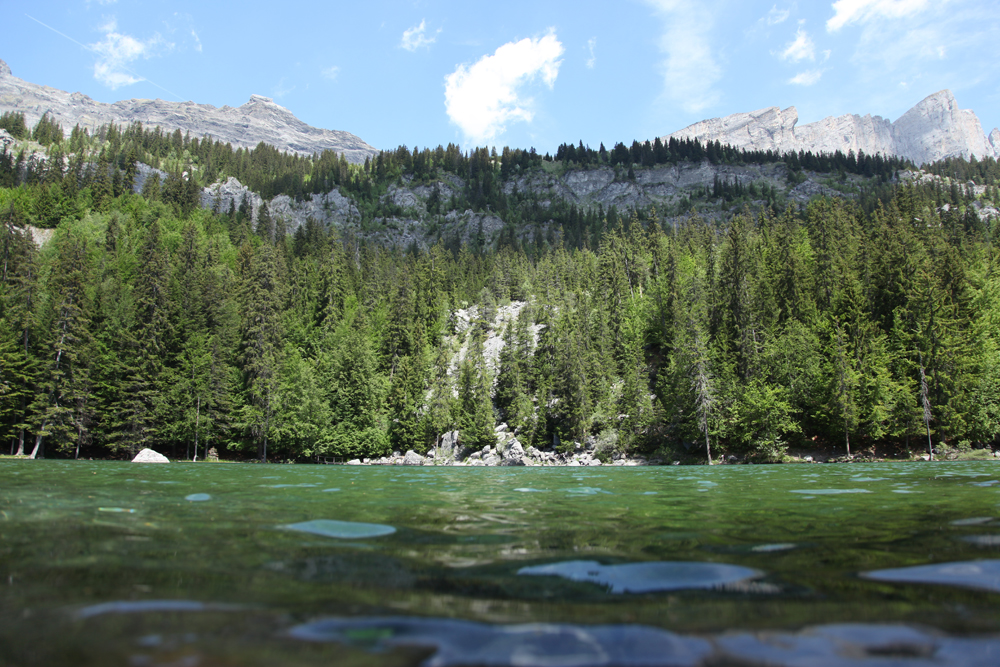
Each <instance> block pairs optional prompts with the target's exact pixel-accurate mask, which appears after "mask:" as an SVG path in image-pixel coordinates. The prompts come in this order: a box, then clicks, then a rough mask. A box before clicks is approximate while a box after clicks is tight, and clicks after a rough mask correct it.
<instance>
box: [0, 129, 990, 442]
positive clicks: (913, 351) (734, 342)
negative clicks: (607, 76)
mask: <svg viewBox="0 0 1000 667" xmlns="http://www.w3.org/2000/svg"><path fill="white" fill-rule="evenodd" d="M101 154H103V155H104V157H103V158H101V157H100V155H101ZM407 154H408V155H409V156H410V158H411V160H412V159H413V155H414V154H413V153H410V152H408V153H407ZM417 155H418V157H419V155H420V153H418V154H417ZM445 155H446V156H447V155H448V152H447V151H445ZM458 155H459V154H457V153H455V154H453V157H455V159H458V157H457V156H458ZM523 155H525V154H524V153H522V156H523ZM527 155H528V156H529V158H528V159H529V160H533V159H537V158H535V157H530V156H531V153H530V152H529V153H527ZM397 158H398V159H399V160H401V161H402V160H403V159H404V158H403V156H402V155H401V154H400V155H398V156H396V157H393V158H392V159H391V160H390V161H387V160H386V158H384V157H383V159H382V160H381V163H382V167H381V168H383V169H385V168H387V167H386V165H387V164H389V165H390V166H391V165H394V164H398V163H396V162H393V161H394V160H396V159H397ZM115 159H116V157H115V155H114V152H113V151H112V150H110V149H109V148H108V146H104V149H103V150H102V151H101V152H100V153H99V154H98V162H97V163H96V164H88V165H84V166H82V167H81V175H80V176H79V177H77V178H69V177H66V174H65V173H64V174H63V178H62V179H58V178H55V177H49V176H47V175H42V176H39V177H37V178H36V180H34V181H30V182H27V183H22V184H20V185H19V186H18V187H16V188H12V187H5V188H0V260H2V265H0V436H2V437H3V438H4V439H5V440H4V442H6V443H9V445H10V447H11V450H12V452H17V451H23V452H24V453H28V454H30V453H36V454H42V453H48V454H49V455H60V456H76V455H80V456H112V457H125V456H131V455H132V454H134V453H135V452H136V451H137V450H138V449H140V448H142V447H146V446H149V447H153V448H155V449H157V450H160V451H164V452H165V453H167V454H169V455H172V456H175V457H180V456H186V457H188V458H190V457H191V456H193V455H194V453H195V452H196V451H198V452H203V451H204V450H205V448H207V447H217V448H220V449H223V448H225V449H228V450H229V451H230V452H232V455H235V456H241V457H248V458H249V457H261V458H263V457H265V456H266V457H270V458H272V459H273V458H280V459H294V460H306V459H309V458H311V457H313V456H317V455H340V456H348V457H356V456H378V455H382V454H385V453H387V452H389V451H390V450H392V449H396V450H401V451H405V450H406V449H409V448H413V449H416V450H417V451H425V450H426V449H427V448H429V447H431V446H433V445H434V443H435V442H436V440H437V439H438V437H439V436H440V435H441V434H442V433H444V432H447V431H450V430H452V429H456V428H457V429H459V430H460V431H461V433H462V441H463V442H464V443H466V444H469V445H472V446H482V445H484V444H491V443H492V442H493V440H492V439H493V427H494V425H495V424H496V423H497V422H498V421H504V422H506V423H508V424H509V425H510V427H511V428H512V429H517V431H518V434H519V436H518V437H519V438H520V440H521V441H522V442H523V443H524V444H525V446H527V445H529V444H533V445H535V446H539V447H542V446H546V445H550V444H556V445H557V446H572V444H571V443H572V442H573V441H581V440H583V439H586V438H589V437H593V438H597V440H598V442H599V447H600V450H599V451H600V452H601V453H602V455H610V454H611V453H612V452H613V451H615V450H620V451H645V452H654V451H657V450H661V451H664V452H665V453H669V455H671V456H676V455H678V453H680V454H681V455H684V453H687V455H688V456H691V457H693V456H701V457H702V458H704V456H705V455H706V453H707V450H710V451H711V453H712V455H713V456H716V457H717V456H718V455H719V454H720V453H732V454H738V455H745V456H748V457H750V458H753V459H758V460H770V459H774V458H777V457H780V455H781V454H782V452H783V451H784V450H785V448H786V447H788V446H789V445H792V444H799V443H805V442H807V441H808V442H813V443H816V442H818V443H827V444H831V443H836V444H837V446H839V447H842V448H843V449H844V451H845V453H846V451H847V450H848V448H849V449H850V450H851V451H857V450H859V449H864V448H868V447H870V446H872V445H874V444H876V443H880V444H894V445H898V446H900V447H908V448H911V449H919V448H922V447H926V445H927V441H928V437H930V439H931V441H932V442H933V443H934V445H935V446H939V445H938V443H945V444H946V445H948V446H954V447H970V446H977V445H985V444H989V443H993V442H994V441H995V440H996V439H997V436H998V434H1000V327H998V326H997V324H998V322H997V319H998V318H1000V282H998V278H997V276H996V272H995V271H994V267H995V263H996V261H997V259H996V257H997V256H996V253H995V252H994V250H993V246H992V239H993V234H994V232H995V229H994V226H993V225H994V223H995V221H991V222H990V223H989V224H985V223H982V222H980V220H979V218H978V217H977V216H976V215H975V214H974V212H973V211H972V206H971V200H970V199H969V197H970V196H971V194H970V193H969V192H968V191H960V192H958V193H954V194H956V196H957V197H958V202H956V205H953V206H948V207H944V206H943V204H944V203H951V197H952V194H953V193H951V192H950V191H948V190H941V189H940V188H938V187H934V186H903V187H896V188H894V189H893V190H892V191H891V192H890V195H889V196H888V197H885V198H884V199H879V200H876V201H874V203H873V204H872V206H871V207H870V211H869V210H866V208H865V207H863V206H861V205H860V204H857V203H852V202H847V201H841V200H829V199H819V200H816V201H813V202H812V203H811V204H810V205H809V206H808V207H806V208H804V209H803V210H797V209H794V208H789V209H787V210H784V211H781V212H774V211H772V210H770V209H767V208H765V209H763V210H761V211H756V212H752V211H750V210H746V211H744V212H743V213H740V214H738V215H735V216H733V217H731V219H729V220H728V221H726V222H725V223H718V222H709V221H705V220H702V219H700V218H698V217H697V216H695V217H691V218H689V219H687V220H685V221H683V222H679V223H666V222H664V220H662V219H660V218H659V217H657V216H656V214H655V212H653V211H650V212H632V213H631V214H630V215H628V216H627V217H625V218H618V217H617V216H608V215H604V216H603V217H601V218H599V219H597V220H596V221H594V220H589V221H588V224H592V225H593V227H592V228H593V230H594V233H593V235H592V236H591V237H590V239H589V240H588V243H586V244H581V245H574V246H570V245H568V244H567V243H565V241H564V240H563V239H561V238H560V237H558V236H557V237H555V238H554V239H553V240H552V241H551V242H549V241H548V240H545V239H541V240H539V242H538V243H537V244H534V245H532V246H531V251H530V252H529V251H528V250H527V249H526V248H525V247H524V246H522V245H518V244H516V243H508V244H501V246H500V247H499V248H498V249H496V250H492V249H490V248H488V247H481V248H479V249H478V250H477V249H476V248H470V247H467V246H463V247H459V248H457V249H455V250H449V249H447V248H445V247H444V246H443V245H442V244H438V245H436V246H434V247H431V248H430V249H428V250H426V251H423V250H418V249H416V248H414V249H411V250H409V251H401V250H387V249H385V248H382V247H379V246H377V245H374V244H371V243H367V242H365V241H363V240H362V239H360V238H355V237H352V236H349V235H348V236H343V235H341V234H339V233H338V232H337V231H335V230H330V229H325V228H323V227H321V226H319V225H316V224H313V223H310V224H307V225H305V226H303V227H301V228H299V229H297V230H295V231H294V233H291V234H286V233H284V232H283V230H282V229H280V227H274V228H273V229H272V228H268V229H266V230H261V229H260V226H259V225H258V230H256V231H260V232H262V233H256V231H253V230H250V229H249V228H248V225H249V221H248V220H247V219H246V214H245V212H244V213H241V212H240V211H232V212H228V213H216V212H211V211H208V210H204V209H201V208H198V207H185V206H183V205H180V204H178V203H177V202H176V201H168V199H169V198H168V197H165V196H164V195H163V192H161V193H160V195H159V196H158V197H148V198H147V197H144V196H142V195H136V194H131V193H130V192H129V188H128V187H125V186H126V183H127V181H128V178H129V176H128V171H127V169H128V166H129V165H128V164H126V165H125V169H122V168H121V167H116V165H115V163H114V160H115ZM435 159H436V158H435ZM463 159H464V158H463ZM470 159H471V160H473V161H476V160H478V161H479V162H478V166H477V167H475V169H478V170H480V171H479V172H477V173H478V175H479V176H480V180H479V181H478V182H480V183H481V184H483V185H484V187H485V186H488V185H489V184H490V183H491V181H490V180H489V179H490V178H493V176H488V175H487V174H488V173H492V174H494V175H495V174H496V173H497V171H498V168H496V167H495V165H494V166H491V165H490V162H491V161H492V155H489V154H484V155H480V154H479V153H478V152H477V153H474V154H473V155H472V157H471V158H470ZM321 161H322V159H320V162H321ZM69 162H70V163H72V159H70V160H69ZM379 162H380V161H379V159H378V158H376V160H374V161H373V162H372V163H370V164H369V165H368V167H365V166H362V167H350V166H349V170H350V171H351V174H352V178H353V177H354V175H356V174H359V173H368V172H369V171H370V170H374V171H375V173H376V174H377V172H378V169H379V168H380V167H379ZM338 163H339V160H338ZM59 164H62V161H60V162H59ZM331 164H332V163H331ZM434 164H436V163H434ZM373 165H374V166H373ZM408 168H413V167H412V165H411V166H410V167H408ZM528 168H531V167H530V165H529V167H528ZM470 169H471V167H470ZM84 173H87V174H89V176H84V175H83V174H84ZM88 178H89V181H88V180H87V179H88ZM470 180H471V181H475V180H476V179H470ZM187 182H189V181H186V180H184V179H183V177H181V178H180V179H179V180H178V181H177V183H178V184H179V185H177V187H180V188H181V189H182V190H183V188H184V187H185V186H184V185H183V184H185V183H187ZM166 187H167V186H166V184H164V188H166ZM171 187H174V186H171ZM719 187H720V188H722V187H723V185H722V184H719ZM729 187H733V186H732V185H730V186H729ZM945 196H946V197H947V199H948V202H945V201H943V200H942V198H943V197H945ZM883 202H884V203H883ZM52 206H56V209H55V210H57V211H58V213H56V212H52V211H51V210H50V207H52ZM47 211H48V212H47ZM576 215H580V213H579V212H577V213H576ZM587 215H588V216H593V215H594V214H593V213H592V212H590V213H588V214H587ZM241 216H243V217H242V219H241ZM38 220H46V221H49V223H50V225H49V226H51V225H52V224H54V223H55V222H56V221H60V222H59V224H58V227H57V229H56V231H55V236H54V238H53V239H52V240H51V241H50V242H48V243H47V244H46V245H44V246H42V247H41V248H40V249H39V248H38V247H37V246H36V245H35V243H33V242H32V239H31V235H30V233H29V230H28V229H27V225H28V223H30V222H37V221H38ZM511 302H526V303H527V305H525V306H524V307H523V308H521V309H520V315H519V317H518V318H516V320H514V321H513V322H512V323H511V324H510V325H509V326H506V327H504V328H503V330H502V331H501V332H500V335H501V336H502V337H503V339H504V342H505V346H504V347H503V349H502V351H501V354H500V357H499V359H498V361H497V364H496V368H495V369H494V368H493V367H492V366H491V365H490V364H488V363H487V362H486V358H485V356H484V353H483V350H484V348H485V347H486V346H487V345H486V344H487V340H488V336H489V335H490V330H491V326H492V325H491V323H492V322H493V321H494V317H495V314H496V312H497V311H498V309H499V308H501V307H504V306H506V305H507V304H509V303H511ZM470 305H474V306H475V307H476V311H475V312H476V317H475V318H474V320H473V323H472V327H471V329H469V330H468V331H466V332H463V333H462V334H461V335H459V327H458V323H457V320H456V319H455V317H454V313H455V310H456V309H459V308H465V307H468V306H470ZM536 335H537V340H536ZM460 345H464V346H466V352H465V354H464V355H462V354H459V346H460Z"/></svg>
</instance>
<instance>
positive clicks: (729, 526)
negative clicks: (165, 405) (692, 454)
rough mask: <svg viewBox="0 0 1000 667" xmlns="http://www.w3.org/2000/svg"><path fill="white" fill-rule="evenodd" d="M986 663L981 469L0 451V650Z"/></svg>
mask: <svg viewBox="0 0 1000 667" xmlns="http://www.w3.org/2000/svg"><path fill="white" fill-rule="evenodd" d="M118 664H121V665H132V666H136V667H143V666H146V665H149V666H153V665H164V666H165V665H177V666H186V667H192V666H194V665H329V664H338V665H341V664H345V665H354V664H357V665H410V664H413V665H416V664H424V665H428V666H431V667H434V666H447V665H515V664H516V665H536V664H537V665H552V666H559V667H572V666H574V665H598V664H621V665H632V664H634V665H667V664H678V665H681V664H683V665H699V664H704V665H721V664H741V665H753V664H762V665H763V664H769V665H785V664H787V665H835V664H850V665H856V664H858V665H860V664H864V665H867V664H873V665H911V664H912V665H937V664H968V665H980V664H982V665H988V664H994V665H1000V464H996V463H992V462H968V463H885V464H863V465H862V464H857V465H832V464H829V465H818V464H817V465H797V466H792V465H785V466H717V467H712V468H709V467H672V466H671V467H645V468H609V467H600V468H446V467H440V468H433V467H352V466H305V465H298V466H292V465H250V464H208V463H198V464H190V463H171V464H168V465H156V464H129V463H113V462H86V461H79V462H76V461H15V460H7V461H0V665H118Z"/></svg>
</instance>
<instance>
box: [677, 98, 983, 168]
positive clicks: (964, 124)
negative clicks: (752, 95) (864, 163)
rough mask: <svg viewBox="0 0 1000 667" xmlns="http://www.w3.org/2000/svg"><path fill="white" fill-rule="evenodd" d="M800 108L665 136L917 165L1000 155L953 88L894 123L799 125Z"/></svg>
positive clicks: (854, 119)
mask: <svg viewBox="0 0 1000 667" xmlns="http://www.w3.org/2000/svg"><path fill="white" fill-rule="evenodd" d="M798 120H799V114H798V111H797V110H796V109H795V107H789V108H787V109H785V110H784V111H782V110H780V109H779V108H778V107H770V108H767V109H759V110H757V111H752V112H750V113H737V114H733V115H731V116H726V117H725V118H712V119H710V120H703V121H701V122H698V123H695V124H694V125H689V126H688V127H686V128H684V129H683V130H679V131H677V132H674V133H673V134H670V135H668V136H666V137H663V138H662V140H663V141H666V140H668V139H670V138H671V137H673V138H675V139H698V140H699V141H701V142H703V143H704V142H707V141H719V142H721V143H723V144H730V145H732V146H735V147H737V148H743V149H746V150H761V151H767V150H772V151H778V152H783V153H785V152H790V151H800V150H804V151H812V152H814V153H833V152H835V151H838V150H839V151H841V152H843V153H845V154H846V153H847V152H848V151H851V150H853V151H854V152H855V154H857V153H858V152H859V151H864V152H865V153H866V154H868V155H874V154H876V153H881V154H883V155H898V156H900V157H905V158H909V159H910V160H913V161H914V162H915V163H916V164H918V165H920V164H924V163H927V162H934V161H936V160H941V159H944V158H948V157H959V156H961V157H964V158H966V159H968V158H969V157H971V156H973V155H975V156H976V157H977V158H986V157H1000V131H998V130H993V132H992V133H990V136H989V137H988V138H987V137H986V135H985V134H984V132H983V128H982V125H981V124H980V122H979V118H978V117H977V116H976V114H975V113H973V112H972V111H969V110H967V109H959V108H958V102H957V101H956V100H955V96H954V95H953V94H952V92H951V91H950V90H942V91H940V92H937V93H934V94H933V95H930V96H929V97H927V98H925V99H924V100H922V101H921V102H920V103H919V104H917V105H916V106H915V107H913V108H912V109H910V110H909V111H907V112H906V113H905V114H903V115H902V116H900V117H899V119H897V120H896V122H894V123H891V122H889V121H888V120H886V119H885V118H882V117H881V116H872V115H866V116H858V115H856V114H850V115H846V116H830V117H829V118H824V119H823V120H820V121H817V122H815V123H808V124H806V125H801V126H797V123H798Z"/></svg>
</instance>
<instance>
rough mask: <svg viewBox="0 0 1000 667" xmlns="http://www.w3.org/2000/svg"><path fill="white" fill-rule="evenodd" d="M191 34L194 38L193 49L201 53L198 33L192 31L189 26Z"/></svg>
mask: <svg viewBox="0 0 1000 667" xmlns="http://www.w3.org/2000/svg"><path fill="white" fill-rule="evenodd" d="M191 36H192V37H193V38H194V50H195V51H197V52H198V53H201V38H200V37H198V33H196V32H195V31H194V28H191Z"/></svg>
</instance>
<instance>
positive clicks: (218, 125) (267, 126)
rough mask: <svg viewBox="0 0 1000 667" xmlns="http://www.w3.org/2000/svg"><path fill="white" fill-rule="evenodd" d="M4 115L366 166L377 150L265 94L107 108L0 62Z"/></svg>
mask: <svg viewBox="0 0 1000 667" xmlns="http://www.w3.org/2000/svg"><path fill="white" fill-rule="evenodd" d="M5 111H14V112H23V113H24V117H25V120H26V121H27V122H28V124H29V125H34V124H35V123H37V122H38V120H39V119H40V118H41V117H42V116H43V115H44V114H46V113H48V114H49V115H50V116H51V117H52V118H53V119H54V120H55V121H56V122H57V123H59V124H61V125H62V126H63V128H64V129H65V130H69V129H71V128H73V126H75V125H79V126H80V127H85V128H88V129H91V130H92V129H95V128H97V127H99V126H101V125H106V124H108V123H117V124H119V125H128V124H130V123H133V122H136V121H139V122H141V123H142V124H143V125H145V126H147V127H157V126H158V127H160V128H161V129H162V130H164V131H165V132H173V131H174V130H180V131H181V132H184V133H187V132H190V133H191V136H192V137H204V136H211V137H212V138H213V139H215V140H216V141H222V142H228V143H231V144H232V145H233V146H234V147H235V146H240V147H243V148H254V147H256V146H257V145H258V144H259V143H260V142H264V143H266V144H270V145H271V146H274V147H275V148H277V149H278V150H281V151H287V152H293V153H299V154H305V155H311V154H312V153H321V152H323V151H324V150H332V151H336V152H338V153H342V154H344V155H345V156H346V157H347V159H348V160H350V161H351V162H364V161H365V158H366V157H370V156H373V155H375V154H376V153H377V152H378V151H377V150H376V149H375V148H374V147H372V146H370V145H368V144H367V143H365V142H364V141H362V140H361V139H360V138H359V137H357V136H355V135H353V134H351V133H349V132H343V131H338V130H325V129H322V128H318V127H312V126H311V125H308V124H307V123H304V122H303V121H301V120H299V119H298V118H296V117H295V115H294V114H293V113H292V112H291V111H289V110H288V109H286V108H284V107H283V106H281V105H279V104H275V102H274V100H273V99H271V98H269V97H264V96H263V95H251V96H250V100H249V101H248V102H246V103H245V104H242V105H240V106H239V107H235V108H234V107H230V106H223V107H221V108H216V107H214V106H212V105H210V104H196V103H194V102H167V101H164V100H137V99H132V100H122V101H120V102H115V103H114V104H104V103H102V102H97V101H96V100H93V99H91V98H90V97H87V96H86V95H83V94H81V93H68V92H64V91H61V90H55V89H53V88H48V87H45V86H39V85H37V84H33V83H29V82H27V81H23V80H22V79H19V78H17V77H15V76H14V75H13V74H11V70H10V67H8V66H7V63H5V62H3V61H2V60H0V113H2V112H5Z"/></svg>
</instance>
